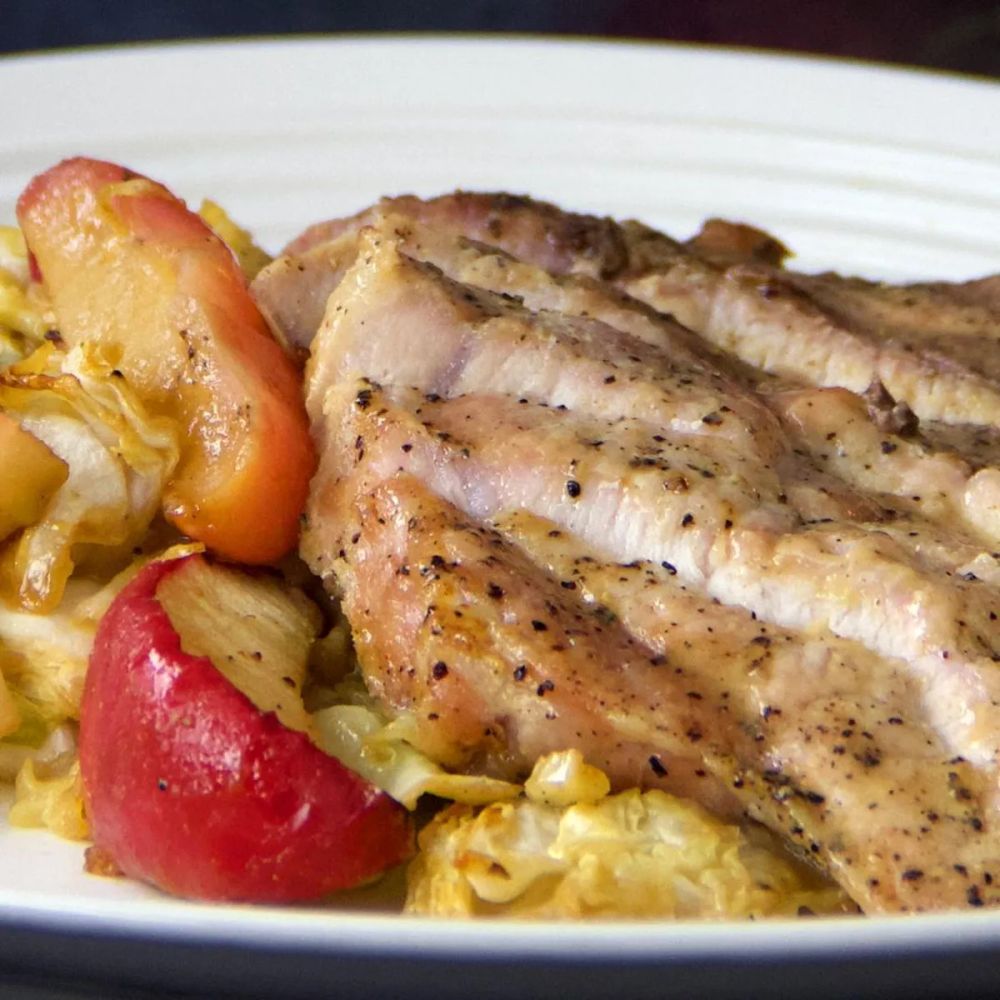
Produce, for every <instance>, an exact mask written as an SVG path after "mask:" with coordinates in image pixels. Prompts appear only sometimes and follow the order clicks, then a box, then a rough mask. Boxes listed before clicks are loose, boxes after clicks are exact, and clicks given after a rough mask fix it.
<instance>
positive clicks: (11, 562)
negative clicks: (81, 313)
mask: <svg viewBox="0 0 1000 1000" xmlns="http://www.w3.org/2000/svg"><path fill="white" fill-rule="evenodd" d="M0 408H2V409H3V410H4V411H5V412H6V413H7V414H8V415H9V416H11V417H13V418H14V419H15V420H17V421H18V423H19V424H20V425H21V426H22V427H23V428H24V429H25V430H27V431H29V432H30V433H32V434H34V435H35V437H37V438H38V439H39V440H40V441H41V442H42V443H43V444H45V445H47V446H48V448H49V449H50V450H51V451H52V452H53V454H55V455H56V456H57V457H58V458H61V459H62V460H63V461H64V462H65V463H66V464H67V466H68V469H69V475H68V478H67V479H66V482H65V483H63V485H62V486H61V487H60V488H59V490H58V491H57V492H56V494H55V496H54V497H53V499H52V500H51V501H50V502H49V504H48V506H47V508H46V510H45V513H44V515H43V517H42V520H41V521H39V522H38V523H37V524H35V525H33V526H31V527H29V528H27V529H25V530H24V531H23V532H22V534H21V536H20V537H19V538H18V539H17V540H16V541H15V542H13V543H11V544H10V545H8V546H7V547H6V550H5V552H4V557H3V563H4V566H3V569H4V576H5V577H6V581H4V582H5V584H6V585H5V586H0V594H2V593H3V592H4V591H6V596H8V597H9V598H13V599H15V600H17V601H18V602H19V603H20V604H21V605H22V606H23V607H25V608H28V609H31V610H33V611H49V610H52V609H53V608H55V607H56V606H57V605H58V604H59V601H60V599H61V596H62V593H63V589H64V587H65V585H66V581H67V580H68V579H69V576H70V574H71V573H72V571H73V568H74V565H75V564H76V563H77V562H78V561H79V560H80V558H81V557H86V556H87V555H88V553H89V554H92V555H93V556H95V557H97V558H104V559H107V558H108V557H117V558H120V559H122V560H124V559H127V558H128V555H129V553H130V550H131V548H132V547H133V546H134V545H136V544H137V543H138V542H139V541H140V540H141V539H142V538H143V535H144V534H145V532H146V529H147V528H148V527H149V524H150V522H151V521H152V519H153V517H154V515H155V514H156V513H157V511H158V510H159V506H160V495H161V492H162V490H163V487H164V485H165V484H166V482H167V480H168V479H169V477H170V475H171V474H172V472H173V470H174V467H175V465H176V464H177V458H178V440H177V438H178V430H177V428H176V427H175V426H174V425H173V423H172V422H170V421H168V420H165V419H162V418H156V417H152V416H151V415H150V414H149V413H147V411H146V410H145V408H144V407H143V405H142V404H141V403H140V401H139V399H138V398H137V396H136V395H135V393H134V392H133V391H132V389H131V388H130V387H129V386H128V384H127V383H126V382H125V380H124V379H123V378H121V377H120V373H116V372H115V370H114V368H113V366H112V365H111V364H110V363H109V362H108V361H107V360H106V359H105V358H104V357H103V356H102V355H101V353H100V351H99V350H98V349H97V348H96V347H94V346H92V345H87V344H82V345H79V346H78V347H75V348H73V350H71V351H70V352H69V353H68V354H63V353H62V352H60V351H56V350H53V349H52V348H51V347H50V346H46V347H43V348H40V349H39V350H38V351H37V352H35V354H33V355H32V356H31V357H30V358H28V359H26V360H25V361H24V362H22V363H20V364H18V365H15V366H14V367H13V368H11V369H9V370H8V371H6V372H2V373H0ZM0 474H3V472H2V456H0ZM85 546H88V547H89V548H85Z"/></svg>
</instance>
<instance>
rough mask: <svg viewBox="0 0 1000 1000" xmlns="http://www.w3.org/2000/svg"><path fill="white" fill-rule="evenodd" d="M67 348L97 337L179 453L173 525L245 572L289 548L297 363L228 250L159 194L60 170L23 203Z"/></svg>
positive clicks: (302, 464) (72, 165) (303, 486)
mask: <svg viewBox="0 0 1000 1000" xmlns="http://www.w3.org/2000/svg"><path fill="white" fill-rule="evenodd" d="M18 219H19V221H20V223H21V226H22V228H23V230H24V234H25V238H26V239H27V243H28V247H29V249H30V250H31V253H32V255H33V256H32V259H33V261H34V262H35V265H36V273H40V275H41V278H42V280H43V282H44V284H45V287H46V290H47V291H48V294H49V295H50V297H51V300H52V304H53V307H54V310H55V314H56V318H57V321H58V324H59V330H60V332H61V334H62V336H63V338H64V339H65V340H66V341H67V342H69V343H70V344H76V343H79V342H81V341H96V342H99V343H101V344H102V345H103V346H104V347H105V349H106V350H107V351H108V352H109V353H111V354H112V355H113V357H114V363H115V364H116V366H117V367H118V369H119V370H120V371H122V373H123V374H124V375H125V377H126V378H127V379H128V380H129V381H130V382H131V383H132V384H133V385H135V386H136V388H137V389H138V391H139V393H140V395H141V396H142V398H143V400H144V402H146V404H147V405H148V406H149V407H150V409H151V410H152V411H153V412H154V413H157V414H163V415H167V416H170V417H172V418H174V419H176V420H177V421H178V422H179V423H180V425H181V426H182V428H183V430H184V435H183V437H184V442H185V443H184V445H183V448H182V454H181V461H180V463H179V465H178V468H177V472H176V475H175V477H174V479H173V480H172V482H171V483H170V484H169V485H168V488H167V491H166V494H165V496H164V510H165V512H166V514H167V516H168V517H169V518H170V520H172V521H173V523H174V524H175V525H176V526H177V527H178V528H180V529H181V530H182V531H184V532H186V533H187V534H188V535H190V536H191V537H193V538H196V539H198V540H200V541H202V542H204V543H205V544H206V545H207V546H209V547H210V548H212V549H214V550H215V551H217V552H219V553H221V554H223V555H225V556H227V557H229V558H232V559H235V560H238V561H241V562H248V563H259V562H269V561H272V560H274V559H277V558H278V557H280V556H281V555H282V554H283V553H284V552H286V551H287V550H288V549H289V548H291V546H292V545H293V544H294V541H295V537H296V532H297V526H298V517H299V514H300V512H301V510H302V507H303V504H304V502H305V496H306V492H307V489H308V483H309V477H310V476H311V474H312V471H313V466H314V453H313V448H312V443H311V441H310V438H309V429H308V423H307V420H306V416H305V411H304V409H303V405H302V400H301V389H300V380H299V376H298V372H297V370H296V368H295V365H294V364H293V363H292V361H291V360H290V359H289V358H288V356H287V355H286V354H285V353H284V351H283V350H282V349H281V347H280V346H279V345H278V344H277V343H276V342H275V341H274V339H273V338H272V337H271V335H270V333H269V331H268V328H267V324H266V323H265V321H264V319H263V318H262V317H261V314H260V312H259V311H258V310H257V307H256V306H255V305H254V302H253V300H252V298H251V297H250V293H249V292H248V291H247V287H246V281H245V279H244V277H243V275H242V273H241V271H240V268H239V266H238V265H237V263H236V261H235V260H234V258H233V255H232V253H231V252H230V250H229V249H228V247H227V246H226V245H225V244H224V243H223V242H222V241H221V240H220V239H219V238H218V237H217V236H216V235H215V234H214V233H213V232H212V230H211V229H210V228H209V227H208V226H207V225H206V224H205V223H204V222H203V221H202V220H201V219H200V218H199V217H198V216H197V215H196V214H194V213H193V212H190V211H189V210H188V209H187V208H186V207H185V205H184V203H183V202H182V201H180V200H179V199H178V198H176V197H174V196H173V195H172V194H171V193H170V192H169V191H168V190H167V189H166V188H164V187H163V186H162V185H160V184H157V183H155V182H154V181H151V180H148V179H146V178H144V177H140V176H138V175H136V174H134V173H132V172H130V171H128V170H126V169H124V168H123V167H119V166H116V165H114V164H111V163H104V162H101V161H96V160H88V159H82V158H81V159H73V160H66V161H64V162H62V163H60V164H58V165H57V166H55V167H53V168H52V169H51V170H49V171H47V172H46V173H44V174H41V175H39V176H38V177H36V178H35V179H34V180H32V182H31V183H30V184H29V185H28V187H27V188H26V190H25V191H24V193H23V194H22V195H21V198H20V201H19V202H18Z"/></svg>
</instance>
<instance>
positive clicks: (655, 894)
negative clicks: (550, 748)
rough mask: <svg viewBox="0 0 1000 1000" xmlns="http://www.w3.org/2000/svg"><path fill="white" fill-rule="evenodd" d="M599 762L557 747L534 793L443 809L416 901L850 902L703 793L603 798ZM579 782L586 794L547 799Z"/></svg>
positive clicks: (546, 905) (647, 913) (547, 907)
mask: <svg viewBox="0 0 1000 1000" xmlns="http://www.w3.org/2000/svg"><path fill="white" fill-rule="evenodd" d="M593 770H594V769H592V768H588V767H587V765H585V764H584V763H583V759H582V757H581V756H580V754H579V752H578V751H576V750H569V751H565V752H563V753H559V754H552V755H549V756H548V757H543V758H541V759H540V760H539V762H538V763H537V764H536V767H535V771H534V773H533V775H532V778H531V779H530V780H529V782H528V784H527V786H526V787H527V792H528V794H527V796H526V797H523V798H519V799H517V800H516V801H510V802H502V803H496V804H493V805H489V806H487V807H485V808H483V809H474V808H471V807H469V806H462V805H454V806H451V807H449V808H448V809H446V810H444V811H443V812H441V813H439V814H438V815H437V816H436V817H435V818H434V819H433V820H432V821H431V823H430V824H429V825H428V826H427V827H425V829H424V830H423V831H422V832H421V834H420V838H419V845H420V852H419V854H418V855H417V858H416V859H415V860H414V862H413V863H412V864H411V866H410V869H409V872H408V875H407V890H408V891H407V900H406V911H407V912H409V913H418V914H425V915H430V916H439V917H470V916H504V917H523V918H539V919H579V918H588V917H600V918H605V919H606V918H615V917H618V918H625V917H657V918H664V917H672V918H692V919H694V918H720V919H725V918H736V917H750V918H753V917H762V916H768V915H778V914H786V915H793V914H797V913H802V912H810V913H831V912H846V911H847V910H848V909H849V908H850V906H849V903H848V901H847V899H846V897H845V896H844V895H843V894H842V893H841V891H840V890H839V889H836V888H833V887H829V886H827V885H823V884H820V883H819V880H818V878H815V877H812V875H811V873H808V872H806V871H805V870H804V869H800V868H799V866H797V865H795V864H793V863H792V862H791V861H790V860H788V859H786V858H784V857H782V856H781V855H779V854H778V853H777V851H776V850H773V849H771V848H770V847H769V846H764V845H761V844H757V843H755V842H753V841H752V840H751V839H750V838H749V837H748V835H747V834H746V833H745V832H744V831H743V830H741V828H740V827H738V826H734V825H730V824H726V823H723V822H721V821H720V820H718V819H715V818H714V817H713V816H711V815H710V814H709V813H707V812H706V811H705V810H704V809H702V808H701V807H700V806H698V805H697V804H695V803H693V802H688V801H684V800H682V799H678V798H676V797H674V796H671V795H668V794H666V793H665V792H662V791H658V790H654V791H649V792H641V791H639V790H638V789H633V790H630V791H626V792H622V793H620V794H618V795H604V796H597V797H595V793H596V792H598V791H599V789H600V787H601V785H602V783H601V782H600V781H599V779H597V778H595V776H594V774H593V773H592V772H593ZM598 774H600V772H598ZM602 777H603V775H602ZM553 779H554V781H555V785H556V787H555V789H553V788H551V787H546V786H547V785H548V784H549V782H550V781H552V780H553ZM605 782H606V779H605ZM574 786H576V787H578V788H579V789H580V790H581V792H582V798H581V800H580V801H577V802H576V803H574V804H569V805H561V806H560V805H550V804H547V803H549V802H559V801H565V800H566V798H567V797H568V792H569V791H570V790H571V789H572V788H573V787H574ZM603 787H605V788H606V787H607V786H606V784H604V785H603Z"/></svg>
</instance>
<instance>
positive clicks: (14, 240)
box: [0, 226, 50, 367]
mask: <svg viewBox="0 0 1000 1000" xmlns="http://www.w3.org/2000/svg"><path fill="white" fill-rule="evenodd" d="M49 325H50V324H49V323H48V319H47V316H46V309H45V306H44V304H43V303H42V302H41V301H39V299H38V297H37V290H36V289H30V288H29V285H28V249H27V247H26V246H25V245H24V237H23V236H22V235H21V231H20V230H19V229H18V228H17V227H16V226H0V367H3V366H5V365H9V364H13V363H14V362H15V361H19V360H20V359H21V358H23V357H25V355H27V354H30V353H31V351H32V350H34V348H35V347H36V346H38V344H39V343H41V341H42V338H43V337H44V336H45V333H46V331H47V330H48V328H49Z"/></svg>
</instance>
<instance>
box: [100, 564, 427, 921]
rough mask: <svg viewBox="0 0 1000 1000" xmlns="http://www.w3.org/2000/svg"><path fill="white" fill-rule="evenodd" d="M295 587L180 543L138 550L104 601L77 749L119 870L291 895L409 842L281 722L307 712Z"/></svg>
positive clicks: (209, 895)
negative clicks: (121, 583) (179, 550)
mask: <svg viewBox="0 0 1000 1000" xmlns="http://www.w3.org/2000/svg"><path fill="white" fill-rule="evenodd" d="M304 601H305V599H304V598H301V597H296V596H294V595H292V594H290V593H289V592H288V591H287V590H285V589H284V588H283V587H282V586H281V585H279V584H278V583H276V582H273V581H270V580H267V579H260V578H250V577H247V576H246V575H244V574H242V573H240V572H238V571H235V570H230V569H226V568H224V567H221V566H218V565H214V564H211V563H209V562H208V561H206V560H205V558H204V557H202V556H200V555H191V556H186V557H184V558H182V559H177V560H173V561H161V562H156V563H151V564H150V565H149V566H147V567H145V568H144V569H143V570H142V571H141V572H140V573H139V574H138V575H137V576H136V578H135V579H134V580H132V581H131V583H129V584H128V585H127V586H126V587H125V588H124V589H123V590H122V592H121V593H120V594H119V595H118V597H117V598H116V599H115V601H114V603H113V604H112V605H111V607H110V608H109V610H108V612H107V613H106V615H105V616H104V618H103V619H102V621H101V624H100V627H99V628H98V632H97V637H96V639H95V642H94V649H93V653H92V654H91V659H90V666H89V669H88V673H87V680H86V686H85V689H84V695H83V703H82V706H81V722H80V764H81V769H82V774H83V781H84V792H85V801H86V804H87V813H88V816H89V819H90V823H91V829H92V833H93V838H94V842H95V845H96V847H97V848H98V849H99V851H100V853H101V855H102V856H104V857H109V858H110V859H112V860H113V861H114V863H115V864H116V865H117V866H118V868H120V869H121V871H122V872H123V873H124V874H126V875H130V876H132V877H134V878H138V879H142V880H143V881H146V882H150V883H152V884H153V885H155V886H158V887H159V888H161V889H163V890H165V891H167V892H170V893H173V894H175V895H179V896H187V897H191V898H197V899H216V900H233V901H246V902H292V901H299V900H309V899H317V898H319V897H322V896H325V895H327V894H328V893H330V892H333V891H335V890H339V889H344V888H349V887H351V886H355V885H357V884H359V883H360V882H363V881H365V880H367V879H369V878H371V877H372V876H374V875H376V874H378V873H379V872H381V871H383V870H384V869H386V868H389V867H391V866H393V865H395V864H398V863H399V862H401V861H403V860H405V859H406V858H407V857H408V856H409V855H410V853H411V851H412V840H413V834H412V828H411V823H410V819H409V816H408V814H407V812H406V810H405V809H403V807H402V806H400V805H399V804H398V803H396V802H394V801H393V800H392V799H391V798H389V796H387V795H386V794H385V793H384V792H381V791H379V790H378V789H377V788H375V786H373V785H371V784H369V783H368V782H367V781H365V780H364V779H363V778H361V777H360V776H358V775H357V774H355V773H354V772H353V771H351V770H349V769H348V768H346V767H345V766H344V765H343V764H341V763H340V762H339V761H338V760H337V759H336V758H334V757H330V756H328V755H327V754H325V753H323V751H321V750H320V749H319V748H318V747H316V746H315V744H314V743H312V742H311V741H310V739H309V737H308V736H307V735H306V733H304V732H301V731H299V729H295V728H289V727H288V725H284V724H283V723H282V718H284V719H285V720H286V721H287V722H288V723H290V724H291V725H295V726H303V725H305V723H306V721H307V718H306V716H305V713H304V711H303V710H302V707H301V701H300V700H299V690H298V689H299V687H300V685H301V681H302V677H303V675H304V671H305V662H306V657H307V655H308V649H309V645H310V642H311V640H312V637H313V635H314V631H315V622H314V620H313V618H312V613H314V610H315V609H313V612H310V610H309V608H308V602H306V604H303V602H304ZM182 619H183V620H182ZM225 650H228V652H225ZM203 652H207V653H209V654H210V655H211V657H212V658H211V659H210V658H209V656H206V655H200V654H201V653H203ZM213 660H214V663H213ZM216 665H218V667H219V668H221V669H217V666H216ZM224 671H225V672H227V676H228V679H227V676H224ZM236 685H239V686H240V687H242V688H244V691H246V693H244V691H241V690H240V689H239V688H238V687H237V686H236ZM296 704H297V706H298V707H296Z"/></svg>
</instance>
